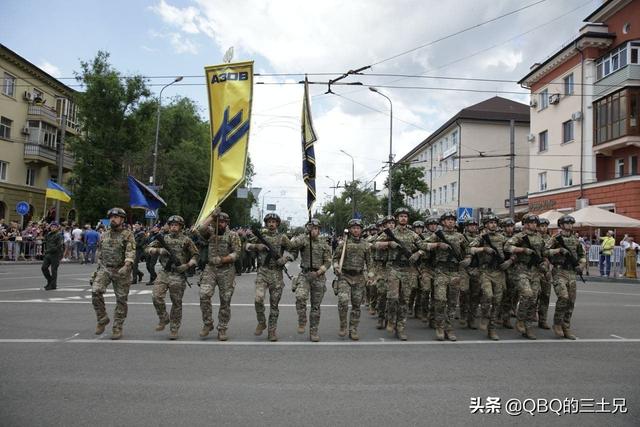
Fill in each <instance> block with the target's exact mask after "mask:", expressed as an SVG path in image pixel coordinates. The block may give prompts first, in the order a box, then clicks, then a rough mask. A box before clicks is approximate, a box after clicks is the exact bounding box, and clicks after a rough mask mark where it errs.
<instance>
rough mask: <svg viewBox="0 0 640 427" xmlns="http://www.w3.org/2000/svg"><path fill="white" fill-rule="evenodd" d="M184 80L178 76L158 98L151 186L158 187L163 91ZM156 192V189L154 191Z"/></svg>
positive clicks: (164, 87)
mask: <svg viewBox="0 0 640 427" xmlns="http://www.w3.org/2000/svg"><path fill="white" fill-rule="evenodd" d="M181 80H182V76H178V77H176V78H175V79H173V81H172V82H171V83H169V84H168V85H165V86H163V87H162V89H160V95H159V96H158V116H157V119H156V142H155V144H154V148H153V175H152V176H151V184H152V185H154V186H155V185H156V168H157V166H158V135H159V134H160V107H161V106H162V91H163V90H165V89H166V88H168V87H169V86H171V85H172V84H174V83H177V82H179V81H181ZM154 191H155V189H154Z"/></svg>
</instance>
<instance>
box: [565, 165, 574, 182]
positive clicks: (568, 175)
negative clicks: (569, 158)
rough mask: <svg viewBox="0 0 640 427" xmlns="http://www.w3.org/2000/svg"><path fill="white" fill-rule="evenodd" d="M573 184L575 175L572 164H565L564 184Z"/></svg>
mask: <svg viewBox="0 0 640 427" xmlns="http://www.w3.org/2000/svg"><path fill="white" fill-rule="evenodd" d="M572 185H573V177H572V171H571V166H564V167H563V168H562V186H563V187H570V186H572Z"/></svg>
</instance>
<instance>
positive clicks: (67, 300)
mask: <svg viewBox="0 0 640 427" xmlns="http://www.w3.org/2000/svg"><path fill="white" fill-rule="evenodd" d="M104 296H105V297H113V296H115V295H114V294H113V293H107V294H105V295H104ZM85 298H91V297H90V296H89V295H87V296H86V297H85ZM77 299H78V297H68V298H50V299H25V300H10V299H9V300H0V303H8V304H9V303H21V304H24V303H26V304H29V303H51V304H91V301H77ZM105 304H107V305H110V304H115V302H111V301H106V302H105ZM127 304H128V305H153V302H142V301H129V302H127ZM212 305H213V306H214V307H219V306H220V304H219V303H217V302H216V303H212ZM182 306H183V307H184V306H196V307H200V303H199V302H183V303H182ZM295 306H296V305H295V304H278V307H295ZM231 307H252V308H253V307H255V304H253V303H251V304H243V303H238V304H231ZM307 307H310V306H309V305H307ZM320 307H323V308H338V305H337V303H336V304H322V305H321V306H320Z"/></svg>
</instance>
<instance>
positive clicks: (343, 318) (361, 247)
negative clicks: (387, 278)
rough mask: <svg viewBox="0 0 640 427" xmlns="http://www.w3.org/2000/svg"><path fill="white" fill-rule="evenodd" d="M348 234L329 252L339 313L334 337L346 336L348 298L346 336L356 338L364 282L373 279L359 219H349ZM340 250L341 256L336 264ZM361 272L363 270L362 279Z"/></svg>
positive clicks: (366, 243)
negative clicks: (348, 313)
mask: <svg viewBox="0 0 640 427" xmlns="http://www.w3.org/2000/svg"><path fill="white" fill-rule="evenodd" d="M349 234H350V236H349V237H348V238H347V239H345V240H344V241H342V242H340V244H338V248H337V249H336V251H335V252H334V253H333V271H334V272H335V274H336V276H337V277H338V282H337V290H338V314H339V316H340V332H338V336H340V337H344V336H346V335H347V312H348V311H349V301H351V315H350V316H349V325H348V326H349V338H351V339H352V340H354V341H357V340H359V339H360V337H359V336H358V324H359V323H360V305H361V304H362V300H363V299H364V294H365V289H366V286H367V283H369V282H370V281H373V280H372V279H373V278H374V273H373V271H371V266H372V263H371V255H370V244H369V243H368V242H367V241H365V240H364V239H362V238H361V234H362V222H361V221H360V220H359V219H352V220H350V221H349ZM343 251H344V259H343V263H342V265H340V261H341V259H342V252H343ZM365 271H367V276H366V278H365Z"/></svg>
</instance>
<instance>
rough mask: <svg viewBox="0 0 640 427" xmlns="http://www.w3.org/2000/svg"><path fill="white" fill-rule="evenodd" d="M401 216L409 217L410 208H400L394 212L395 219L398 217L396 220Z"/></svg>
mask: <svg viewBox="0 0 640 427" xmlns="http://www.w3.org/2000/svg"><path fill="white" fill-rule="evenodd" d="M400 214H407V215H409V209H408V208H405V207H400V208H398V209H396V210H395V211H394V212H393V216H394V217H396V218H397V217H398V215H400Z"/></svg>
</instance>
